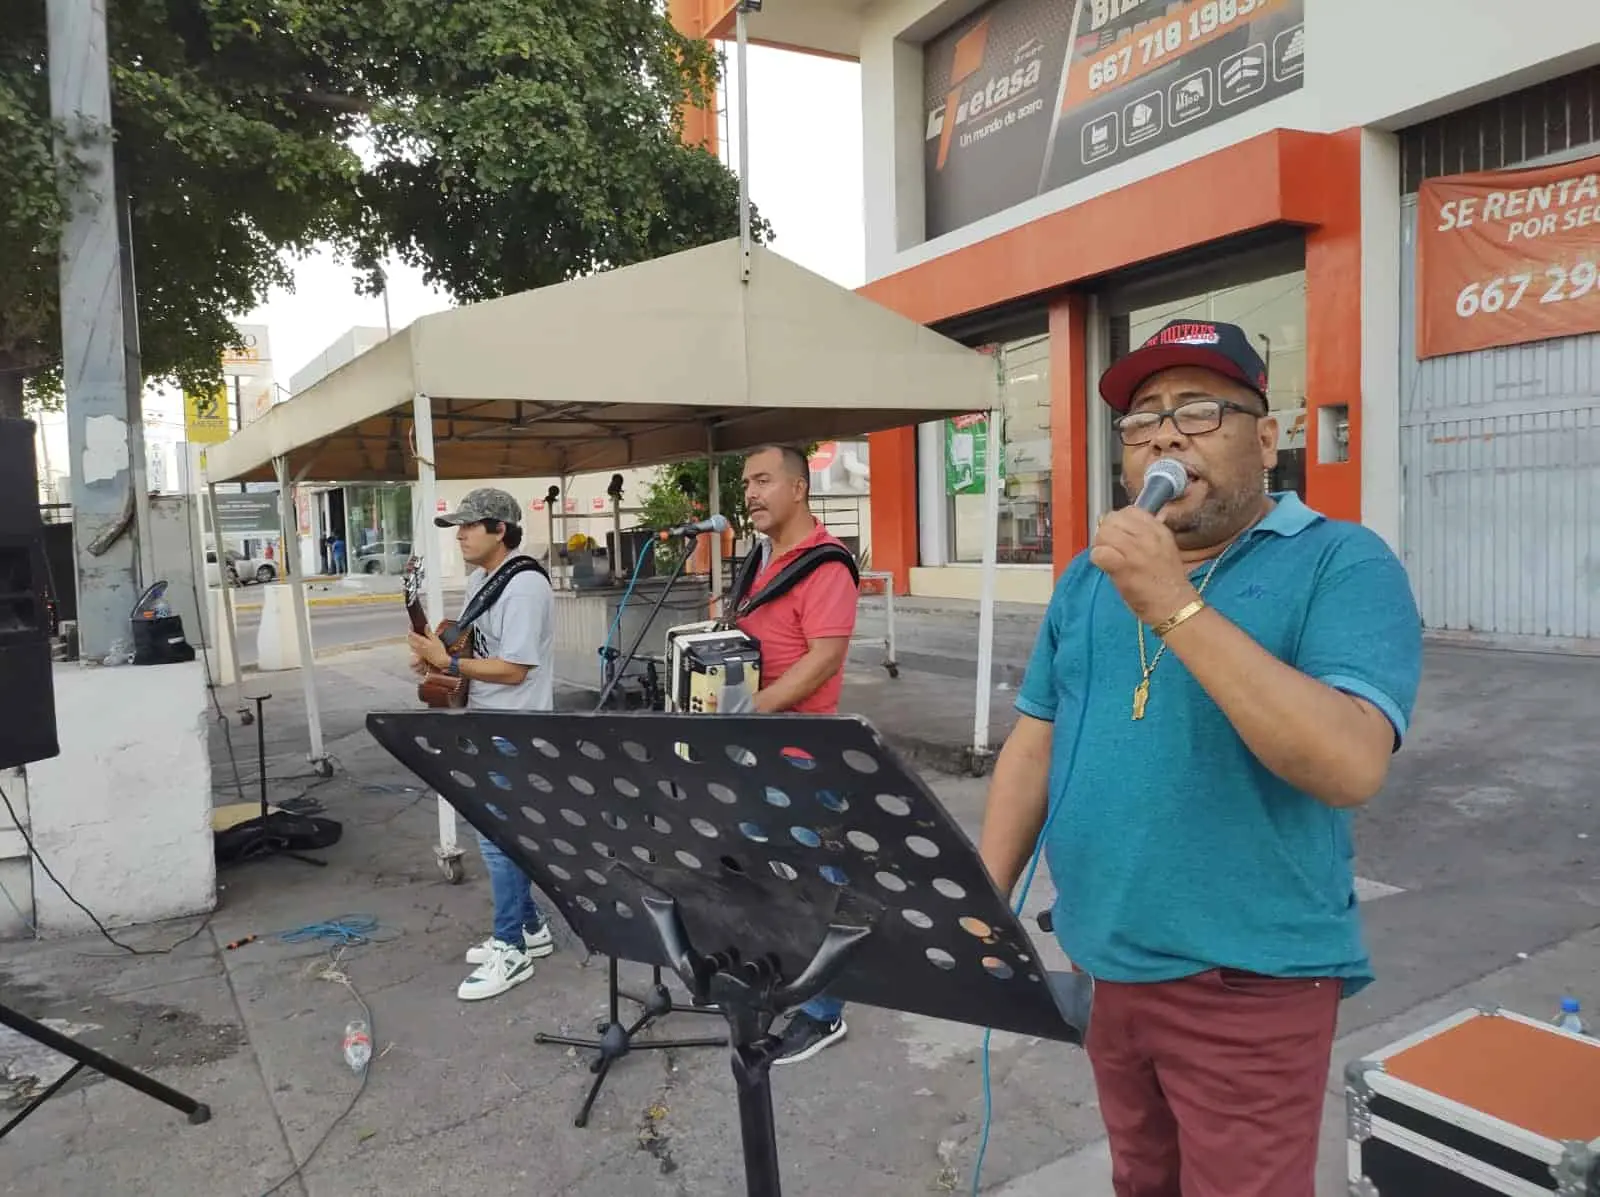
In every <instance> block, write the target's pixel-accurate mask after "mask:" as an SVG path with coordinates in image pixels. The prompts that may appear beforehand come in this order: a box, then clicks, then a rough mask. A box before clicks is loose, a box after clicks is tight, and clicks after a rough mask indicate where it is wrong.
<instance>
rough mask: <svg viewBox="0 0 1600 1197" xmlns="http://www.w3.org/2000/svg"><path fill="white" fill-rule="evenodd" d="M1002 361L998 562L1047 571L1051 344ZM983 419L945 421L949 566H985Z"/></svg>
mask: <svg viewBox="0 0 1600 1197" xmlns="http://www.w3.org/2000/svg"><path fill="white" fill-rule="evenodd" d="M996 352H997V353H998V354H999V358H1000V361H999V369H1000V379H1001V398H1000V402H1001V411H1002V412H1003V413H1004V416H1005V427H1004V431H1003V439H1004V442H1005V443H1004V447H1003V452H1002V453H1001V455H1000V469H1001V474H1002V489H1001V491H1000V527H999V533H1000V535H999V560H1000V561H1001V562H1002V563H1004V564H1009V565H1032V564H1048V563H1049V561H1050V556H1051V532H1050V338H1049V337H1048V336H1039V337H1029V338H1027V339H1026V340H1021V341H1011V342H1008V343H1006V344H1004V345H1002V346H1000V348H999V349H998V350H997V351H996ZM988 445H989V438H988V419H987V417H986V416H985V415H983V414H982V413H976V414H974V415H972V416H967V417H962V418H959V419H954V420H946V421H945V427H944V446H945V490H946V492H947V493H948V494H949V495H950V504H951V519H950V532H951V546H950V548H951V553H950V559H951V560H952V561H955V562H960V563H973V562H979V561H982V560H983V513H984V479H985V477H986V474H985V469H986V462H987V458H986V454H987V452H988Z"/></svg>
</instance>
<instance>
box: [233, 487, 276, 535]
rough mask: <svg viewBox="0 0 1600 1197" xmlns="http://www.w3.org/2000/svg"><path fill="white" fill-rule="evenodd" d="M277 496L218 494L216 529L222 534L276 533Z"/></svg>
mask: <svg viewBox="0 0 1600 1197" xmlns="http://www.w3.org/2000/svg"><path fill="white" fill-rule="evenodd" d="M279 527H280V524H279V517H278V496H277V495H276V494H263V495H218V496H217V530H218V531H219V532H220V533H221V534H222V535H224V536H262V535H267V534H271V535H274V536H275V535H277V533H278V530H279Z"/></svg>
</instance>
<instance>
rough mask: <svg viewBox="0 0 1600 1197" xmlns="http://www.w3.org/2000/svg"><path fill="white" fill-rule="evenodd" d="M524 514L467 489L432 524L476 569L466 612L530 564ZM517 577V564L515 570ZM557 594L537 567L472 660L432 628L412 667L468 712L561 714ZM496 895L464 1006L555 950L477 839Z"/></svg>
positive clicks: (510, 596)
mask: <svg viewBox="0 0 1600 1197" xmlns="http://www.w3.org/2000/svg"><path fill="white" fill-rule="evenodd" d="M521 518H522V509H521V506H520V505H519V504H518V503H517V501H516V499H514V498H513V497H512V496H511V495H508V494H507V493H506V492H505V491H503V490H496V489H494V488H493V487H481V488H479V489H477V490H474V491H470V492H468V494H467V495H466V497H465V498H463V499H462V500H461V505H460V507H458V508H457V509H456V510H455V511H453V512H451V513H450V514H449V515H441V516H440V517H439V518H438V519H436V520H435V521H434V523H435V524H436V525H438V526H439V527H441V528H451V527H453V528H455V529H456V543H457V544H458V545H459V546H460V547H461V557H462V560H464V561H465V562H466V564H467V566H468V567H469V568H470V569H471V571H472V572H471V573H470V574H469V575H468V576H467V595H466V601H465V605H464V606H463V607H462V611H463V613H465V611H466V607H467V606H470V605H471V603H472V600H473V598H474V597H475V596H476V595H477V594H478V592H479V591H481V590H482V589H483V588H484V586H485V585H487V584H488V583H489V581H490V579H491V578H493V577H495V576H496V575H497V574H498V573H499V572H500V571H501V570H502V569H505V568H506V567H507V566H508V565H512V563H513V562H517V561H519V559H520V560H526V558H524V557H523V555H522V554H520V553H518V552H516V550H517V549H518V548H519V547H520V546H521V544H522V524H521ZM512 568H513V569H515V568H517V566H515V565H512ZM553 604H554V595H553V593H552V592H551V589H550V580H549V578H548V577H547V576H546V575H545V574H544V573H543V572H542V571H541V570H539V569H531V568H523V569H522V571H521V572H518V573H516V574H515V576H514V577H512V578H511V580H510V581H509V582H507V583H506V586H505V589H504V590H503V591H502V592H501V594H500V595H499V597H498V598H496V599H495V600H494V602H493V604H492V605H491V606H490V607H489V609H488V610H487V611H486V612H484V613H483V615H482V616H481V617H479V618H478V619H477V620H476V621H475V622H474V623H473V625H472V656H470V657H452V656H451V655H450V650H449V649H448V648H447V647H446V646H445V644H444V642H443V641H441V640H440V639H439V637H438V636H437V635H436V634H434V633H433V632H432V631H431V630H430V631H429V633H428V634H427V635H426V636H419V635H417V634H415V633H412V635H411V637H410V643H411V653H412V660H411V667H412V669H413V670H415V671H416V672H418V673H423V672H426V671H427V670H428V669H429V668H432V669H435V670H438V671H439V672H442V673H447V674H451V675H453V676H457V677H463V678H466V679H467V680H468V683H469V685H468V689H467V709H468V710H470V711H548V710H551V709H552V708H553V707H554V706H555V676H554V660H553V658H554V653H555V621H554V618H553V616H554V611H553V610H552V608H553ZM478 847H479V850H480V851H481V852H482V853H483V863H484V867H485V868H486V869H487V870H488V873H489V887H490V890H491V892H492V893H493V895H494V930H493V933H492V934H491V935H490V936H489V938H488V939H487V940H485V941H484V942H483V943H481V944H478V945H477V946H476V947H474V948H472V949H471V950H470V951H468V952H467V963H468V964H472V965H476V966H477V967H476V968H475V969H474V970H473V972H472V974H471V975H470V976H469V977H468V978H467V979H466V980H465V981H463V982H462V983H461V987H460V988H459V989H458V990H457V991H456V995H457V996H458V997H460V998H461V999H462V1000H463V1001H469V1002H471V1001H479V1000H481V999H483V998H491V997H497V996H499V995H500V994H502V993H504V992H506V990H508V989H511V988H512V987H514V986H516V985H520V984H521V983H522V982H524V981H526V980H527V979H528V978H530V977H531V976H533V961H534V959H535V958H537V957H541V956H548V955H549V954H550V953H551V952H552V951H554V950H555V941H554V940H553V939H552V938H551V936H550V928H549V926H548V925H547V924H546V922H545V918H544V913H543V912H542V911H541V910H540V909H539V905H538V903H537V902H535V901H534V900H533V894H532V893H531V892H530V885H531V882H530V881H529V879H528V875H527V874H526V873H524V872H523V871H522V869H521V868H520V867H519V866H518V865H517V864H516V862H514V861H513V860H512V859H511V858H510V857H508V856H507V855H506V854H505V853H504V852H502V851H500V849H499V848H498V847H496V846H495V844H494V843H493V842H491V841H490V840H489V839H488V838H487V837H485V836H483V835H479V836H478Z"/></svg>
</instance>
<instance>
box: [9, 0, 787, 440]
mask: <svg viewBox="0 0 1600 1197" xmlns="http://www.w3.org/2000/svg"><path fill="white" fill-rule="evenodd" d="M109 8H110V12H109V20H110V30H109V39H110V40H109V47H110V49H109V54H110V59H111V82H112V97H113V116H112V121H113V126H114V128H115V131H116V156H117V170H118V177H117V184H118V189H119V192H120V193H121V194H122V195H123V196H124V197H126V199H127V202H128V205H129V208H130V210H131V225H132V241H133V253H134V258H135V262H136V265H137V274H138V285H139V309H138V314H139V321H140V341H141V349H142V354H143V359H142V366H143V372H144V374H145V376H146V378H148V379H158V378H161V379H173V380H176V381H179V382H182V383H186V384H196V385H203V384H205V383H207V382H211V381H215V380H216V378H217V377H218V375H219V369H218V356H219V354H220V352H221V351H222V350H223V349H224V348H226V347H227V346H228V345H229V343H230V341H231V339H232V338H233V336H234V333H233V328H232V324H231V321H232V319H233V318H235V317H236V316H238V315H240V314H242V313H245V312H248V311H249V310H251V309H252V308H254V307H255V306H257V305H258V304H259V303H260V302H261V301H262V300H263V299H264V298H265V296H266V294H267V292H268V289H269V288H270V287H272V286H273V285H275V284H276V285H288V284H289V283H290V282H291V276H290V272H289V270H288V269H287V267H286V266H285V264H284V261H283V254H284V252H285V251H289V252H290V253H291V254H292V253H299V252H305V251H308V250H309V249H311V248H312V247H313V246H315V245H318V244H332V245H334V246H335V247H336V249H337V250H338V251H339V252H340V253H341V255H343V256H344V257H345V258H346V260H348V261H350V262H352V263H354V264H355V265H356V266H357V267H358V268H359V269H360V271H361V278H362V280H363V285H364V286H365V287H366V288H367V289H369V290H370V291H372V292H374V293H376V291H377V290H378V289H379V288H380V287H381V271H380V266H381V264H382V263H383V262H384V261H385V260H387V258H388V256H389V255H394V256H396V257H398V258H399V259H400V260H402V261H404V262H406V263H409V264H411V265H414V266H417V267H420V268H421V270H422V271H423V273H424V275H425V276H426V278H427V279H428V281H429V282H431V283H434V284H437V285H439V286H441V287H443V288H444V289H445V290H446V291H447V292H448V293H449V294H450V295H451V296H452V297H453V298H455V299H456V300H458V301H460V302H472V301H475V300H480V299H485V298H489V297H493V296H497V295H503V294H508V293H510V292H514V291H519V290H525V289H527V288H530V287H538V286H544V285H546V284H550V283H556V282H561V281H563V280H566V279H569V278H573V277H576V276H579V275H582V274H586V273H591V272H593V271H596V270H602V269H607V268H610V267H616V266H623V265H627V264H629V263H632V262H638V261H643V260H647V259H649V258H653V257H658V256H660V255H662V254H666V253H670V252H673V251H676V250H680V249H687V248H692V247H693V246H696V245H700V244H704V243H706V242H708V241H715V240H720V239H722V238H724V237H728V236H732V235H733V234H735V233H736V232H737V230H738V182H737V179H736V178H735V176H734V175H733V174H732V173H731V172H730V171H728V170H727V169H726V168H725V167H724V166H723V165H722V164H721V162H719V161H718V160H717V158H716V157H715V156H713V155H711V154H709V153H707V152H706V151H705V150H703V149H701V148H698V147H690V146H687V145H685V144H683V142H682V140H681V138H680V133H681V128H682V121H681V113H682V112H683V110H684V109H685V107H686V106H689V105H692V104H696V103H700V102H703V101H705V100H706V98H707V97H708V95H709V94H710V89H711V87H712V86H713V84H714V81H715V77H716V65H715V64H716V60H715V58H714V57H713V55H712V53H711V50H710V48H709V46H708V45H707V44H705V43H703V42H697V41H692V40H690V39H687V38H685V37H684V36H682V35H681V34H680V33H678V32H677V31H676V30H675V29H673V28H672V26H671V25H670V23H669V22H668V20H667V18H666V16H665V14H664V12H663V6H662V5H660V4H659V3H658V2H657V0H453V2H451V3H445V4H441V3H438V2H437V0H117V3H115V4H113V5H111V6H109ZM44 13H45V0H7V3H5V4H3V5H0V262H4V263H5V269H4V270H3V271H0V415H3V414H16V413H17V412H19V411H20V405H21V401H22V396H23V383H24V380H28V383H29V390H30V392H31V393H32V394H33V395H34V396H35V397H36V398H37V397H38V396H40V395H43V394H45V393H47V392H48V391H49V390H50V387H51V384H52V374H53V372H54V371H55V370H56V369H57V368H58V363H59V359H60V312H59V307H58V302H57V279H56V266H57V256H56V255H57V252H58V249H59V240H60V238H59V234H60V229H61V223H62V216H63V205H62V199H61V196H62V181H63V171H62V170H58V168H57V166H56V160H55V155H54V152H53V147H52V139H53V134H54V128H53V126H52V124H51V120H50V109H49V89H48V76H47V55H46V44H45V43H46V38H45V19H44ZM71 169H72V163H71V161H70V160H69V161H68V162H67V163H66V165H65V167H64V168H63V170H66V171H70V170H71ZM753 227H754V233H755V235H756V236H757V237H758V238H760V239H765V238H767V237H768V236H769V235H770V229H769V228H768V227H767V225H766V224H765V222H763V221H762V220H761V219H760V217H759V216H757V217H755V218H754V219H753Z"/></svg>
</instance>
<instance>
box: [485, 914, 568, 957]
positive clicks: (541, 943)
mask: <svg viewBox="0 0 1600 1197" xmlns="http://www.w3.org/2000/svg"><path fill="white" fill-rule="evenodd" d="M493 942H494V936H492V935H491V936H490V937H489V938H488V939H486V940H484V941H483V942H482V943H480V944H475V945H473V946H472V947H470V948H468V949H467V963H468V964H482V963H483V962H484V961H485V960H487V959H489V945H490V944H492V943H493ZM522 950H523V951H524V952H526V953H527V954H528V955H529V956H532V957H533V958H534V959H535V960H541V959H543V958H544V957H546V956H548V955H549V954H550V953H551V952H553V951H555V950H556V941H555V936H553V935H551V934H550V924H549V923H546V924H545V925H544V926H542V927H540V928H539V929H538V930H537V931H534V932H532V933H531V934H530V933H529V932H528V930H527V928H523V931H522Z"/></svg>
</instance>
